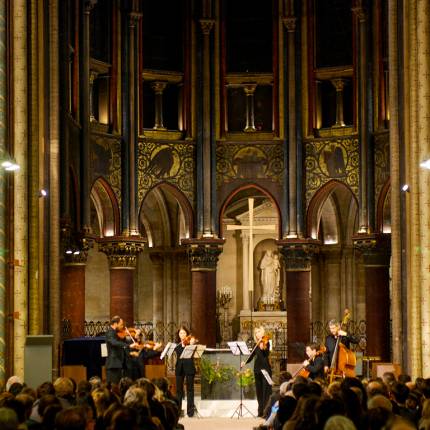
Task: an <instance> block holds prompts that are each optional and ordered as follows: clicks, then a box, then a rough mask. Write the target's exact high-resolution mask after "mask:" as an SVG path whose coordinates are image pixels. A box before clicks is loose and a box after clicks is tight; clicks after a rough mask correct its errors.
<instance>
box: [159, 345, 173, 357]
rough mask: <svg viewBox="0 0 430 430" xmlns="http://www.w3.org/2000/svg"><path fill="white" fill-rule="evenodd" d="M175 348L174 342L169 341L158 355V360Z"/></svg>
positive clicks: (170, 353)
mask: <svg viewBox="0 0 430 430" xmlns="http://www.w3.org/2000/svg"><path fill="white" fill-rule="evenodd" d="M175 348H176V343H173V342H169V343H168V344H167V345H166V346H165V347H164V349H163V352H162V353H161V355H160V360H162V359H163V358H164V357H165V356H166V355H167V356H168V357H170V356H171V355H172V353H173V351H174V350H175Z"/></svg>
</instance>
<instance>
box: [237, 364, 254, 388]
mask: <svg viewBox="0 0 430 430" xmlns="http://www.w3.org/2000/svg"><path fill="white" fill-rule="evenodd" d="M236 382H237V385H239V387H242V388H245V387H249V386H251V385H254V383H255V378H254V372H253V370H252V369H251V368H249V367H248V368H245V369H243V370H241V371H240V372H237V373H236Z"/></svg>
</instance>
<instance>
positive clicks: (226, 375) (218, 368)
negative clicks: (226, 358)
mask: <svg viewBox="0 0 430 430" xmlns="http://www.w3.org/2000/svg"><path fill="white" fill-rule="evenodd" d="M234 371H235V370H234V368H233V367H232V366H226V365H222V364H220V363H219V362H218V361H217V362H216V363H212V362H211V361H209V360H207V359H204V358H202V360H201V362H200V374H201V379H202V399H223V398H224V399H229V398H230V396H231V389H230V388H229V386H230V385H231V381H232V380H234Z"/></svg>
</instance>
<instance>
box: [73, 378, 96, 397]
mask: <svg viewBox="0 0 430 430" xmlns="http://www.w3.org/2000/svg"><path fill="white" fill-rule="evenodd" d="M92 389H93V386H92V385H91V383H90V382H89V381H85V380H83V381H79V383H78V385H77V387H76V393H77V394H79V393H85V394H89V393H91V391H92Z"/></svg>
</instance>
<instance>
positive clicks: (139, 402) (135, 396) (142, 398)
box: [124, 385, 148, 409]
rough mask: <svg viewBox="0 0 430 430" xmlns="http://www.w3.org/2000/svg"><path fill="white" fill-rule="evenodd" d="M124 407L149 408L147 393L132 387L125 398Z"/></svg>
mask: <svg viewBox="0 0 430 430" xmlns="http://www.w3.org/2000/svg"><path fill="white" fill-rule="evenodd" d="M124 406H128V407H130V408H136V409H137V408H142V407H148V399H147V392H146V391H145V390H144V389H143V388H141V387H138V386H135V385H134V386H132V387H130V388H129V389H128V390H127V392H126V393H125V396H124Z"/></svg>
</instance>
